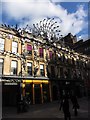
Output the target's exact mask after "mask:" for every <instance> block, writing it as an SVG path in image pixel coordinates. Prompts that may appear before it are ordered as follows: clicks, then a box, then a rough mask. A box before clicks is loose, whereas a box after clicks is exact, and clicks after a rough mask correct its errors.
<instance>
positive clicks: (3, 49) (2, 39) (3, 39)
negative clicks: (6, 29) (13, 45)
mask: <svg viewBox="0 0 90 120" xmlns="http://www.w3.org/2000/svg"><path fill="white" fill-rule="evenodd" d="M0 39H2V40H3V41H4V42H3V44H2V43H1V42H0V45H1V47H0V51H2V52H3V51H4V50H5V39H4V38H1V37H0ZM2 45H3V50H2V49H1V48H2Z"/></svg>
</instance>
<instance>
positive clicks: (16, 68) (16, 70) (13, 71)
mask: <svg viewBox="0 0 90 120" xmlns="http://www.w3.org/2000/svg"><path fill="white" fill-rule="evenodd" d="M12 62H16V68H15V67H12ZM12 68H14V69H15V70H16V71H15V74H14V71H12ZM12 72H13V74H12ZM17 72H18V62H17V61H16V60H12V61H11V72H10V73H11V75H17Z"/></svg>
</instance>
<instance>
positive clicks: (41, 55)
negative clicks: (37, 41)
mask: <svg viewBox="0 0 90 120" xmlns="http://www.w3.org/2000/svg"><path fill="white" fill-rule="evenodd" d="M40 49H42V52H40V51H41V50H40ZM39 56H40V58H44V49H43V48H42V47H40V48H39Z"/></svg>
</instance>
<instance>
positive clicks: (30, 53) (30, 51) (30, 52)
mask: <svg viewBox="0 0 90 120" xmlns="http://www.w3.org/2000/svg"><path fill="white" fill-rule="evenodd" d="M28 46H30V47H31V50H28V48H27V53H28V52H29V53H28V55H32V50H33V47H32V45H31V44H28V43H27V47H28Z"/></svg>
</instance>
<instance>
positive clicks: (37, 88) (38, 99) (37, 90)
mask: <svg viewBox="0 0 90 120" xmlns="http://www.w3.org/2000/svg"><path fill="white" fill-rule="evenodd" d="M34 91H35V104H39V103H41V90H40V84H35V86H34Z"/></svg>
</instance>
